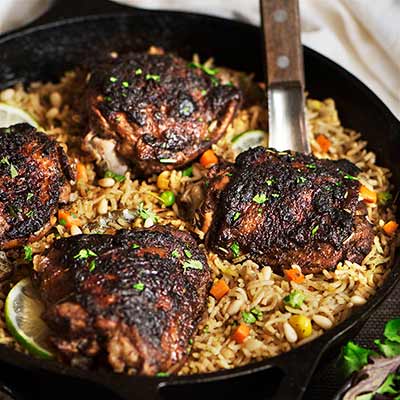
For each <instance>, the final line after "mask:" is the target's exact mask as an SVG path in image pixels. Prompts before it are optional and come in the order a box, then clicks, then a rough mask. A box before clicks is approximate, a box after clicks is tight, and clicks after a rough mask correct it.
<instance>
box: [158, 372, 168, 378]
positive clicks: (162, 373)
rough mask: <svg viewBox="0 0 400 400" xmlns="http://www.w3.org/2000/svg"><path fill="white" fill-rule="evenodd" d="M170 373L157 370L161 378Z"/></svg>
mask: <svg viewBox="0 0 400 400" xmlns="http://www.w3.org/2000/svg"><path fill="white" fill-rule="evenodd" d="M169 375H170V374H169V373H168V372H157V374H156V376H158V377H159V378H161V377H164V376H169Z"/></svg>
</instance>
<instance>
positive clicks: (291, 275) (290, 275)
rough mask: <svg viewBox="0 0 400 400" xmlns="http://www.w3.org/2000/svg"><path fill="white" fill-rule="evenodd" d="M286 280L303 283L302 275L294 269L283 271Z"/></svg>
mask: <svg viewBox="0 0 400 400" xmlns="http://www.w3.org/2000/svg"><path fill="white" fill-rule="evenodd" d="M284 272H285V275H286V278H287V279H288V280H289V281H293V282H296V283H301V282H303V281H304V275H303V274H302V273H301V272H300V271H299V270H298V269H296V268H291V269H285V271H284Z"/></svg>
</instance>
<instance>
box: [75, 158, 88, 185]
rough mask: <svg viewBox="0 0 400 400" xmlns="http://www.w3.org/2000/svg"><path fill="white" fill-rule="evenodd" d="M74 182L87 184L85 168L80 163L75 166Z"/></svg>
mask: <svg viewBox="0 0 400 400" xmlns="http://www.w3.org/2000/svg"><path fill="white" fill-rule="evenodd" d="M76 180H77V181H78V182H82V183H87V181H88V176H87V172H86V167H85V165H84V164H82V163H80V162H78V163H77V164H76Z"/></svg>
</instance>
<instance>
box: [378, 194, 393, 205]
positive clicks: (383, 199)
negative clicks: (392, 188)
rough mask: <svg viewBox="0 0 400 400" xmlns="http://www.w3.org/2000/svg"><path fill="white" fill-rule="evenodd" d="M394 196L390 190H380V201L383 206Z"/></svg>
mask: <svg viewBox="0 0 400 400" xmlns="http://www.w3.org/2000/svg"><path fill="white" fill-rule="evenodd" d="M392 198H393V196H392V194H391V193H389V192H379V193H378V203H379V205H381V206H384V205H386V204H387V203H389V202H390V201H391V200H392Z"/></svg>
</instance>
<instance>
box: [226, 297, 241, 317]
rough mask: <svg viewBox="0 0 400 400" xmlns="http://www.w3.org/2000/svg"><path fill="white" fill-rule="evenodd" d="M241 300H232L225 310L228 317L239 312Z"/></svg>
mask: <svg viewBox="0 0 400 400" xmlns="http://www.w3.org/2000/svg"><path fill="white" fill-rule="evenodd" d="M242 304H243V301H242V300H234V301H232V303H231V304H230V306H229V307H228V309H227V310H226V312H227V313H228V314H229V315H235V314H237V313H238V312H239V311H240V307H242Z"/></svg>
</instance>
